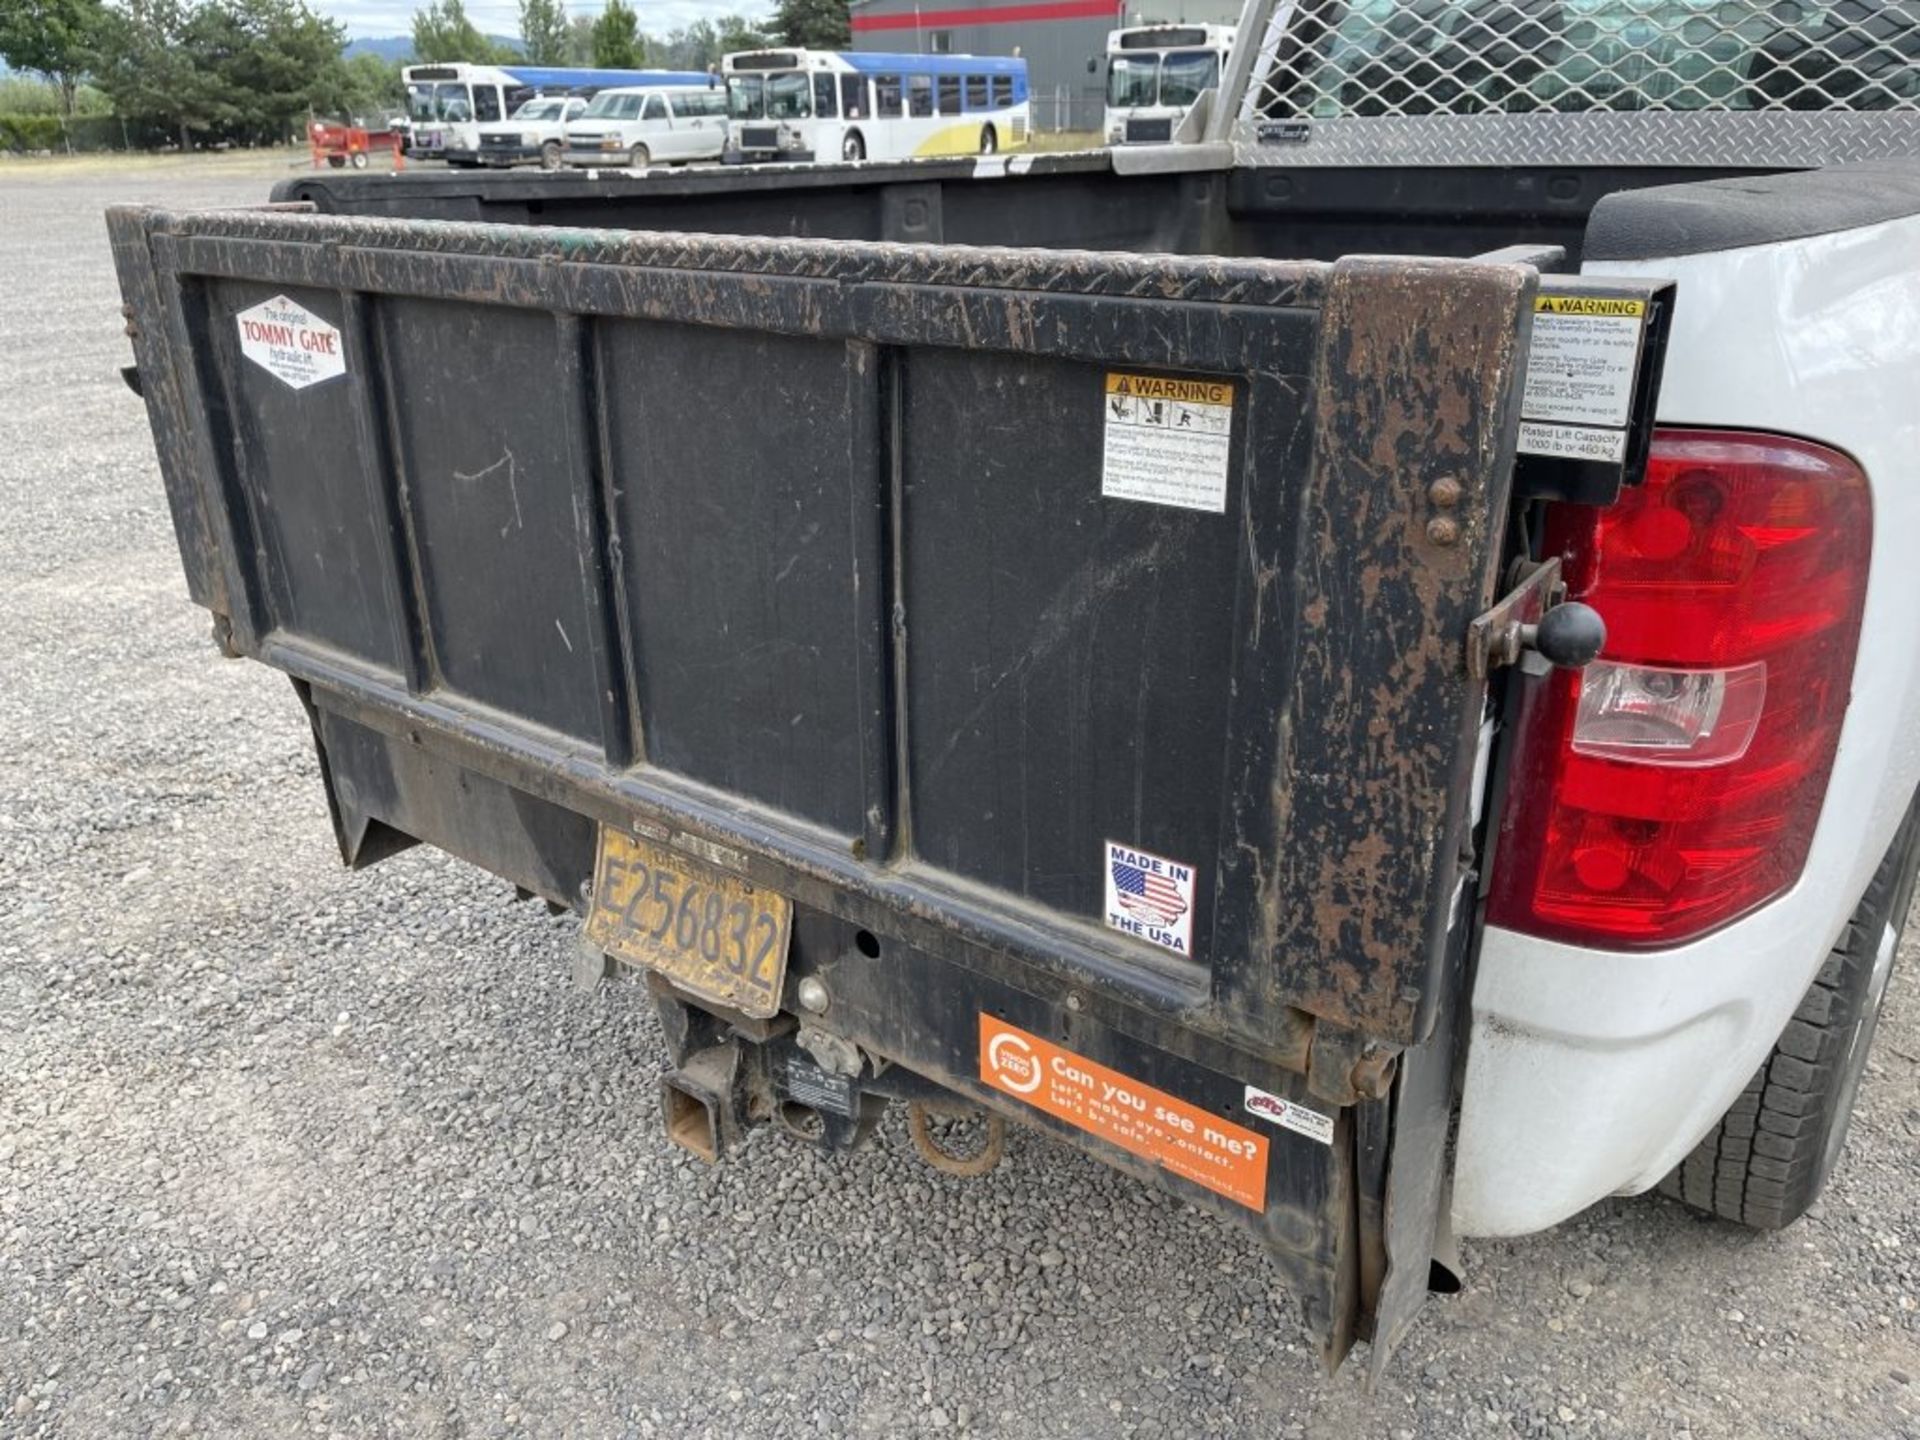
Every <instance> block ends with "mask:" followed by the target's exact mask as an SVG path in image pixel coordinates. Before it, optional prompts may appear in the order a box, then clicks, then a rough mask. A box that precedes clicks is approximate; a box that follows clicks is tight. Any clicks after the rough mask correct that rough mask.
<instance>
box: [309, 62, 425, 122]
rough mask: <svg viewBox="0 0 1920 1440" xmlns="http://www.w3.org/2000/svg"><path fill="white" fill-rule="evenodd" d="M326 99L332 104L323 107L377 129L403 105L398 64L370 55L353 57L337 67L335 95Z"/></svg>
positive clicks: (403, 99) (403, 98) (403, 97)
mask: <svg viewBox="0 0 1920 1440" xmlns="http://www.w3.org/2000/svg"><path fill="white" fill-rule="evenodd" d="M327 98H328V99H329V100H330V101H331V103H330V104H329V105H327V106H326V107H325V108H327V109H330V110H337V111H338V112H339V113H340V114H342V115H344V116H348V117H351V118H353V119H357V120H363V121H365V122H366V123H367V125H368V126H370V127H372V128H379V127H380V126H383V125H385V124H386V123H387V119H388V117H390V116H392V115H395V114H397V113H399V111H400V110H401V109H402V108H404V105H405V96H404V94H403V93H402V88H401V84H400V62H399V61H398V60H386V59H382V58H381V57H380V56H378V55H373V54H360V55H356V56H354V57H353V58H352V59H351V60H348V61H346V62H345V63H344V64H343V65H342V66H341V67H340V79H339V91H338V94H337V95H334V96H328V97H327Z"/></svg>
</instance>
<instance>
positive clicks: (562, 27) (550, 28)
mask: <svg viewBox="0 0 1920 1440" xmlns="http://www.w3.org/2000/svg"><path fill="white" fill-rule="evenodd" d="M567 34H568V29H567V7H566V5H565V4H564V3H562V0H520V43H521V44H522V45H523V46H525V47H526V52H527V59H529V60H531V61H532V62H533V63H534V64H536V65H564V64H566V63H567V59H568V48H569V47H568V43H567Z"/></svg>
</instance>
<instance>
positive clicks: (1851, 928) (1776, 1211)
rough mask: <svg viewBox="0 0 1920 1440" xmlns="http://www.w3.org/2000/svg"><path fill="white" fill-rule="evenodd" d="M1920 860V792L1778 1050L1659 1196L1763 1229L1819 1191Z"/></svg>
mask: <svg viewBox="0 0 1920 1440" xmlns="http://www.w3.org/2000/svg"><path fill="white" fill-rule="evenodd" d="M1917 865H1920V800H1917V801H1916V802H1915V804H1914V805H1911V806H1909V807H1908V810H1907V816H1906V819H1905V820H1903V821H1902V822H1901V824H1900V829H1899V831H1898V833H1896V834H1895V836H1894V838H1893V845H1892V847H1891V848H1890V849H1889V850H1888V851H1887V855H1886V858H1885V859H1883V860H1882V861H1881V862H1880V868H1879V869H1878V870H1877V871H1876V872H1875V873H1874V877H1873V882H1872V883H1871V884H1870V885H1868V886H1867V893H1866V894H1865V895H1864V896H1863V897H1861V900H1860V904H1859V906H1858V908H1856V909H1855V910H1854V912H1853V918H1852V919H1850V920H1849V921H1848V922H1847V928H1846V929H1845V930H1844V931H1842V932H1841V935H1840V939H1839V941H1838V943H1836V944H1835V945H1834V947H1833V950H1832V951H1831V952H1830V953H1829V954H1828V956H1827V961H1826V964H1824V965H1822V966H1821V967H1820V973H1819V974H1818V975H1816V976H1815V977H1814V981H1813V984H1812V986H1811V987H1809V988H1808V990H1807V993H1806V998H1804V999H1803V1000H1801V1002H1800V1008H1799V1009H1798V1010H1796V1011H1795V1012H1794V1016H1793V1019H1792V1020H1790V1021H1788V1022H1787V1028H1786V1029H1785V1030H1784V1031H1783V1032H1781V1035H1780V1039H1779V1041H1778V1042H1777V1043H1776V1044H1775V1045H1774V1047H1773V1053H1772V1054H1770V1055H1769V1056H1768V1057H1767V1060H1766V1063H1765V1064H1764V1065H1762V1066H1761V1067H1760V1071H1759V1073H1758V1074H1756V1075H1755V1076H1754V1077H1753V1079H1752V1080H1750V1081H1748V1082H1747V1088H1746V1089H1745V1090H1743V1091H1741V1092H1740V1098H1739V1099H1737V1100H1735V1101H1734V1102H1733V1105H1732V1107H1731V1108H1730V1109H1728V1111H1727V1113H1726V1114H1725V1115H1724V1116H1723V1117H1722V1118H1721V1120H1720V1123H1719V1124H1718V1125H1716V1126H1714V1128H1713V1129H1712V1130H1711V1131H1709V1132H1708V1133H1707V1137H1706V1138H1705V1139H1704V1140H1702V1141H1701V1142H1700V1143H1699V1145H1698V1146H1696V1147H1695V1148H1694V1151H1693V1153H1692V1154H1691V1155H1689V1156H1687V1158H1686V1159H1685V1160H1683V1161H1681V1162H1680V1167H1679V1168H1678V1169H1677V1170H1675V1171H1674V1172H1673V1173H1672V1174H1671V1175H1669V1176H1668V1177H1667V1178H1666V1179H1665V1180H1662V1181H1661V1182H1660V1191H1661V1193H1662V1194H1665V1195H1671V1196H1672V1197H1673V1198H1674V1199H1676V1200H1680V1201H1682V1202H1684V1203H1685V1204H1687V1205H1690V1206H1692V1207H1693V1208H1694V1209H1696V1210H1701V1211H1704V1212H1706V1213H1707V1214H1709V1215H1718V1216H1720V1217H1721V1218H1722V1219H1724V1220H1736V1221H1738V1222H1739V1223H1741V1224H1742V1225H1750V1226H1752V1227H1753V1228H1754V1229H1756V1230H1778V1229H1780V1228H1782V1227H1783V1226H1786V1225H1790V1224H1792V1223H1793V1222H1794V1221H1795V1220H1798V1219H1799V1218H1800V1217H1801V1216H1802V1215H1804V1214H1805V1213H1806V1211H1807V1207H1808V1206H1809V1205H1811V1204H1813V1202H1814V1201H1815V1200H1816V1199H1817V1198H1819V1195H1820V1192H1821V1191H1822V1190H1824V1189H1825V1188H1826V1184H1827V1181H1828V1180H1829V1179H1830V1178H1831V1177H1832V1175H1833V1170H1834V1167H1835V1166H1836V1165H1837V1164H1838V1163H1839V1161H1840V1153H1841V1151H1842V1150H1844V1149H1845V1148H1846V1143H1847V1127H1848V1123H1849V1122H1850V1121H1851V1120H1852V1118H1853V1102H1854V1099H1855V1097H1856V1096H1857V1095H1858V1094H1859V1091H1860V1077H1861V1075H1862V1074H1864V1073H1865V1071H1866V1068H1867V1052H1868V1050H1869V1049H1870V1048H1871V1047H1872V1045H1873V1032H1874V1029H1875V1027H1876V1025H1877V1024H1878V1023H1879V1019H1880V1007H1881V1003H1882V1002H1883V1001H1884V1000H1885V999H1886V994H1887V980H1888V977H1889V976H1891V975H1892V974H1893V961H1894V954H1895V952H1896V951H1897V950H1898V949H1899V948H1900V932H1901V930H1902V929H1903V928H1904V926H1905V924H1906V918H1907V907H1908V906H1909V905H1910V904H1911V903H1912V900H1913V889H1914V875H1915V870H1916V866H1917Z"/></svg>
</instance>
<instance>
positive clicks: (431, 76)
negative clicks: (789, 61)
mask: <svg viewBox="0 0 1920 1440" xmlns="http://www.w3.org/2000/svg"><path fill="white" fill-rule="evenodd" d="M400 78H401V81H402V82H403V83H404V84H405V86H406V91H407V120H408V123H409V125H410V127H411V132H412V133H411V135H410V137H409V140H408V144H407V153H408V154H409V155H412V156H417V157H420V158H424V159H428V160H445V161H446V162H447V163H448V164H449V165H456V166H461V167H470V166H474V165H478V164H479V163H480V128H479V127H480V126H482V125H485V124H488V123H490V122H493V121H498V120H504V119H506V118H507V117H508V116H510V115H512V114H513V113H514V112H515V111H516V110H518V109H519V108H520V106H521V105H523V104H524V103H526V102H527V101H528V100H531V99H533V98H534V97H535V96H536V95H581V96H588V97H591V96H593V95H595V94H597V93H599V92H600V91H602V90H610V89H612V88H613V87H614V86H616V85H618V86H620V87H622V88H623V89H631V88H633V87H636V86H650V85H706V84H709V83H711V78H710V77H709V76H708V75H707V74H706V73H705V72H704V71H700V70H579V69H570V68H568V67H565V66H555V65H468V64H464V63H461V64H445V65H408V66H406V67H405V68H404V69H402V70H401V72H400Z"/></svg>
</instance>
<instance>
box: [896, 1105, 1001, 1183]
mask: <svg viewBox="0 0 1920 1440" xmlns="http://www.w3.org/2000/svg"><path fill="white" fill-rule="evenodd" d="M943 1113H946V1114H951V1113H952V1111H951V1107H946V1108H944V1109H943V1108H942V1107H938V1106H935V1105H934V1104H932V1103H931V1102H929V1101H925V1100H909V1101H908V1102H907V1134H908V1136H910V1137H911V1138H912V1140H913V1148H914V1149H915V1150H916V1151H918V1152H919V1155H920V1158H921V1159H922V1160H924V1161H926V1162H927V1164H929V1165H931V1166H932V1167H933V1168H934V1169H935V1170H938V1171H939V1172H940V1173H941V1174H942V1175H952V1176H954V1177H955V1178H956V1179H960V1180H973V1179H977V1178H978V1177H979V1176H982V1175H986V1174H988V1173H990V1172H991V1171H992V1170H993V1169H994V1168H995V1167H996V1166H998V1165H999V1164H1000V1160H1001V1157H1002V1156H1003V1155H1005V1154H1006V1149H1007V1121H1006V1117H1005V1116H1003V1115H995V1114H982V1115H979V1116H978V1117H977V1118H978V1119H979V1122H980V1124H981V1125H982V1127H983V1128H984V1129H985V1131H986V1134H985V1136H984V1137H983V1139H982V1141H981V1145H980V1148H979V1149H978V1150H976V1151H975V1152H974V1153H973V1154H971V1155H965V1154H955V1153H954V1152H953V1151H951V1150H949V1149H947V1148H946V1147H945V1146H944V1145H943V1144H942V1143H941V1142H940V1141H939V1140H936V1139H935V1138H934V1134H933V1120H934V1117H935V1116H936V1115H940V1114H943Z"/></svg>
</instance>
